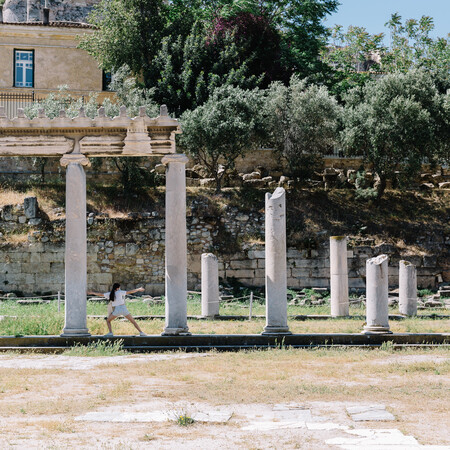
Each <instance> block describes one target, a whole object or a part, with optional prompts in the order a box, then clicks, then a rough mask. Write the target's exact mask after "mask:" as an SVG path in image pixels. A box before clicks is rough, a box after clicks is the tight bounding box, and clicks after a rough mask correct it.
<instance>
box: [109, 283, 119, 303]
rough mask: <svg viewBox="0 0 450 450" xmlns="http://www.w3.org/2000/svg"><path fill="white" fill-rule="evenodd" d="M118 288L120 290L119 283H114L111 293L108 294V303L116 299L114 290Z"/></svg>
mask: <svg viewBox="0 0 450 450" xmlns="http://www.w3.org/2000/svg"><path fill="white" fill-rule="evenodd" d="M118 288H120V284H119V283H114V284H113V287H112V290H111V292H110V294H109V301H110V302H113V301H114V299H115V298H116V289H118Z"/></svg>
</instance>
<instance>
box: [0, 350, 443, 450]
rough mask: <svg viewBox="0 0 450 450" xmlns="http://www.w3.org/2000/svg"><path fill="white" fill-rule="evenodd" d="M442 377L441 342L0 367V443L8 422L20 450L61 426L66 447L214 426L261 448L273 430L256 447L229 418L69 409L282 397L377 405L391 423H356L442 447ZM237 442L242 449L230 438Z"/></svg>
mask: <svg viewBox="0 0 450 450" xmlns="http://www.w3.org/2000/svg"><path fill="white" fill-rule="evenodd" d="M449 374H450V359H449V351H448V350H446V349H444V348H438V349H434V350H421V351H411V350H410V351H401V352H395V353H392V352H389V351H382V350H372V351H370V350H360V349H339V350H326V349H316V350H313V351H311V350H310V351H307V350H267V351H252V352H239V353H215V352H212V353H211V354H210V355H209V356H208V357H203V358H191V359H172V360H165V361H151V360H147V359H146V358H145V356H143V357H142V361H141V362H132V363H129V364H126V365H116V364H108V365H104V366H100V367H97V368H95V369H92V370H88V371H75V372H70V373H68V372H67V371H63V370H41V369H39V370H29V369H28V370H19V369H1V368H0V386H1V394H0V395H1V402H0V414H1V416H2V417H3V423H2V424H0V434H1V436H2V438H0V442H5V441H2V439H13V438H16V434H17V432H16V431H13V430H17V429H19V430H20V432H19V434H20V436H21V439H24V440H25V441H24V442H23V445H22V447H32V446H33V445H31V444H32V443H34V444H36V441H37V442H40V443H41V445H35V446H36V447H39V448H41V447H42V443H43V442H45V443H47V445H48V443H49V442H50V441H49V440H52V442H53V445H55V448H64V447H61V445H62V443H63V442H65V441H64V440H65V439H66V438H67V435H68V433H70V439H71V441H70V442H71V447H69V448H92V446H95V448H102V447H100V443H101V442H108V439H111V441H110V446H109V447H104V448H124V447H120V446H119V444H120V445H122V444H121V443H127V445H129V447H126V448H140V447H139V446H140V445H143V444H144V442H145V441H156V442H155V445H156V446H158V444H159V443H161V442H166V441H165V440H167V439H169V440H170V442H173V444H172V445H174V446H176V445H180V446H181V445H183V441H184V440H185V439H189V440H190V441H192V440H195V439H198V440H199V441H198V442H199V445H201V444H200V443H201V442H202V441H201V440H202V439H209V438H210V437H211V436H214V435H215V434H217V433H219V434H218V436H219V435H222V434H223V433H226V434H227V436H229V439H230V442H229V444H230V447H229V448H232V447H233V448H251V447H252V445H255V448H269V447H270V445H275V446H276V445H277V443H278V442H279V439H280V436H279V435H278V437H277V435H274V437H271V436H270V434H267V433H266V434H265V441H264V442H263V443H262V444H261V443H260V442H259V441H258V440H257V439H256V440H254V438H253V436H252V435H249V434H248V433H243V432H240V430H239V428H238V427H237V426H236V425H237V423H236V422H233V420H232V421H231V422H230V423H228V424H227V425H221V426H212V425H201V424H194V425H193V426H192V427H188V428H187V429H186V428H184V427H178V426H177V425H175V424H169V423H158V424H138V423H136V424H133V423H129V424H108V423H79V422H75V421H74V419H75V417H76V416H77V415H79V414H82V413H85V412H89V411H96V410H99V408H106V410H107V409H108V407H112V406H114V405H116V406H120V405H122V406H123V407H129V405H132V404H139V403H143V402H144V403H145V402H148V401H151V400H152V399H158V400H159V401H163V402H166V404H167V405H168V406H167V408H169V407H170V405H172V404H174V403H175V402H180V401H182V402H183V404H186V405H191V404H192V403H193V404H194V405H195V403H196V402H201V403H208V404H211V405H224V404H228V405H235V404H247V405H249V408H250V409H251V405H252V404H275V403H283V402H296V403H301V404H304V405H306V406H308V405H315V404H318V403H317V402H334V403H332V404H336V402H342V404H344V403H348V402H356V403H384V404H386V405H387V407H388V409H389V410H391V411H392V412H394V414H395V415H396V417H397V421H396V422H395V423H392V424H384V423H379V424H376V423H372V424H368V425H363V427H364V426H368V427H380V428H392V427H395V428H400V429H401V430H402V431H403V432H404V433H407V434H412V435H414V436H416V437H417V438H419V440H420V441H421V442H422V443H427V444H437V445H444V444H449V443H450V437H449V436H448V434H447V433H446V432H445V431H444V430H446V429H449V427H450V423H449V421H450V418H449V416H448V414H447V407H448V404H447V402H446V401H445V398H448V394H449V392H450V379H449ZM43 380H45V382H43ZM330 404H331V403H330ZM319 405H321V406H320V408H321V411H323V414H324V415H327V414H329V413H330V411H329V408H328V407H327V403H320V404H319ZM194 408H195V406H194ZM169 409H170V408H169ZM114 439H117V441H115V440H114ZM243 439H244V440H245V442H246V444H245V445H244V446H240V445H241V444H237V443H238V442H243V441H242V440H243ZM284 439H285V440H284ZM289 439H292V438H289V436H287V435H286V436H283V442H286V446H285V447H283V448H295V446H294V445H295V442H294V441H292V442H291V443H290V444H289V442H290V441H289ZM309 439H311V441H310V442H311V448H317V449H318V448H324V447H323V446H322V447H320V443H318V442H317V441H316V440H315V439H313V438H312V437H311V436H309ZM27 440H28V445H27ZM102 445H103V444H102ZM116 445H117V446H119V447H117V446H116ZM261 445H262V446H261ZM266 445H267V447H266ZM322 445H323V442H322ZM45 448H47V447H45ZM164 448H165V447H164ZM171 448H174V447H171ZM301 448H308V447H301Z"/></svg>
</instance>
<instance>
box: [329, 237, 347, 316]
mask: <svg viewBox="0 0 450 450" xmlns="http://www.w3.org/2000/svg"><path fill="white" fill-rule="evenodd" d="M330 286H331V315H332V316H333V317H337V316H348V269H347V238H346V237H345V236H331V237H330Z"/></svg>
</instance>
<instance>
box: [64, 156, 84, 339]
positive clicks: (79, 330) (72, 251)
mask: <svg viewBox="0 0 450 450" xmlns="http://www.w3.org/2000/svg"><path fill="white" fill-rule="evenodd" d="M60 162H61V165H62V166H63V167H66V253H65V276H66V306H65V325H64V330H63V333H62V335H61V336H89V330H88V329H87V323H86V290H87V257H86V252H87V242H86V174H85V172H84V168H83V166H86V165H88V164H89V160H88V159H87V158H86V157H85V156H84V155H82V154H79V153H78V154H76V153H72V154H67V155H64V156H63V157H62V158H61V161H60Z"/></svg>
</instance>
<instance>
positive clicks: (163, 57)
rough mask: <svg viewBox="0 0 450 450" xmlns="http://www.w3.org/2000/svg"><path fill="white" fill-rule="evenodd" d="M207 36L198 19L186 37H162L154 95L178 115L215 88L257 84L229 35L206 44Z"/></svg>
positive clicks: (244, 87) (205, 98)
mask: <svg viewBox="0 0 450 450" xmlns="http://www.w3.org/2000/svg"><path fill="white" fill-rule="evenodd" d="M206 39H207V38H206V36H205V30H204V27H203V24H201V23H199V22H198V23H197V24H196V25H195V26H194V28H193V30H192V32H191V33H190V34H189V35H188V36H187V37H186V38H183V37H182V36H168V37H166V38H164V39H163V41H162V48H161V50H160V51H159V52H158V55H157V56H156V58H155V60H154V66H153V67H154V70H155V79H154V81H153V82H152V83H153V85H154V88H153V89H154V98H155V100H156V101H157V102H158V103H161V104H166V105H167V106H168V107H169V110H171V111H175V112H176V113H177V114H180V113H181V112H183V111H185V110H187V109H194V108H196V107H197V106H200V105H202V104H203V103H204V102H205V101H206V100H207V99H208V97H209V96H210V94H211V92H212V91H213V90H214V89H215V88H216V87H219V86H229V85H231V86H237V87H241V88H243V89H253V88H255V87H257V86H258V85H259V84H260V79H259V78H258V77H256V76H255V75H251V74H250V72H249V68H248V61H247V60H245V58H242V57H241V56H242V54H241V53H240V50H239V48H238V46H237V44H236V43H235V42H234V41H233V38H232V36H230V35H227V36H224V37H223V38H222V39H221V43H220V45H215V44H213V43H211V44H210V45H206Z"/></svg>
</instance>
